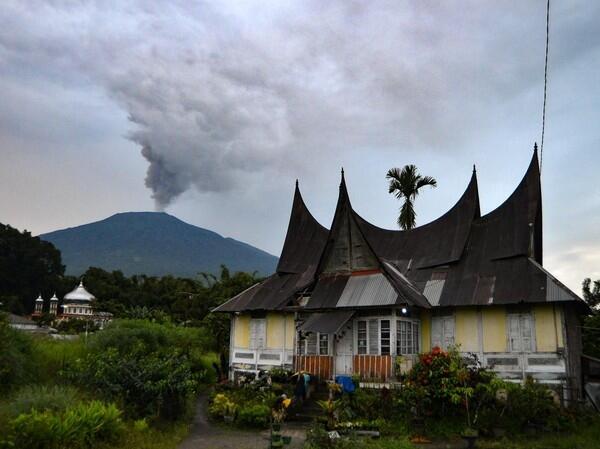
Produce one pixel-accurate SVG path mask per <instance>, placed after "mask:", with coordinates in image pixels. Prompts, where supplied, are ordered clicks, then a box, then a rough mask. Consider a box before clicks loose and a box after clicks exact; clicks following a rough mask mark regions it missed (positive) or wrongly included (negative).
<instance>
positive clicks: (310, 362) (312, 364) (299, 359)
mask: <svg viewBox="0 0 600 449" xmlns="http://www.w3.org/2000/svg"><path fill="white" fill-rule="evenodd" d="M294 367H295V370H296V371H306V372H307V373H309V374H312V375H314V376H318V377H319V378H320V379H321V380H329V379H331V378H333V356H331V355H297V356H294Z"/></svg>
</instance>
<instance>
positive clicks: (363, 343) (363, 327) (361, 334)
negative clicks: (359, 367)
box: [357, 321, 367, 354]
mask: <svg viewBox="0 0 600 449" xmlns="http://www.w3.org/2000/svg"><path fill="white" fill-rule="evenodd" d="M357 325H358V345H357V347H358V353H359V354H366V353H367V322H366V321H359V322H358V323H357Z"/></svg>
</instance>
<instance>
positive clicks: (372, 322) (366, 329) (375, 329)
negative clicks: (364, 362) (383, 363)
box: [356, 318, 392, 355]
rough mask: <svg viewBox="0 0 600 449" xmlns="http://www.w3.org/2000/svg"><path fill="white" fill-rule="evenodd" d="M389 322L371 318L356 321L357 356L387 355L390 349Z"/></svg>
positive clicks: (390, 330) (390, 334)
mask: <svg viewBox="0 0 600 449" xmlns="http://www.w3.org/2000/svg"><path fill="white" fill-rule="evenodd" d="M391 337H392V329H391V321H390V320H386V319H383V320H380V319H378V318H371V319H368V320H359V321H357V345H356V347H357V352H358V354H369V355H389V354H391V348H392V338H391Z"/></svg>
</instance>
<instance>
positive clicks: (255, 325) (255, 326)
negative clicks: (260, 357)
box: [250, 318, 267, 349]
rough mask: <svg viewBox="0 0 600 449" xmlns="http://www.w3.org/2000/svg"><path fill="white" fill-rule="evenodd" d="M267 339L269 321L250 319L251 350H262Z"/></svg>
mask: <svg viewBox="0 0 600 449" xmlns="http://www.w3.org/2000/svg"><path fill="white" fill-rule="evenodd" d="M266 339H267V321H266V320H265V319H263V318H252V319H250V349H262V348H264V347H265V343H266Z"/></svg>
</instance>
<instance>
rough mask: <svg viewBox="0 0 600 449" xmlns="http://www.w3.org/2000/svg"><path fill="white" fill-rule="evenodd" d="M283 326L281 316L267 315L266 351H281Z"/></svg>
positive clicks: (283, 322) (282, 316)
mask: <svg viewBox="0 0 600 449" xmlns="http://www.w3.org/2000/svg"><path fill="white" fill-rule="evenodd" d="M284 326H285V320H284V315H283V314H281V313H268V314H267V349H281V348H282V347H283V340H284V336H283V334H284Z"/></svg>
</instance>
